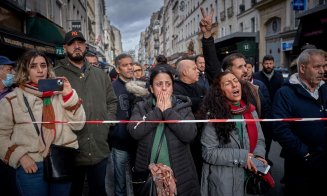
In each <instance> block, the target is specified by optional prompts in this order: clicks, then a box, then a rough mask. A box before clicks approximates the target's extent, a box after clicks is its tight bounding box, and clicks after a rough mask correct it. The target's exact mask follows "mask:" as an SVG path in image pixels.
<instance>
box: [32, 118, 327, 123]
mask: <svg viewBox="0 0 327 196" xmlns="http://www.w3.org/2000/svg"><path fill="white" fill-rule="evenodd" d="M306 121H327V118H273V119H206V120H87V121H51V122H50V121H49V122H36V121H35V122H28V123H33V124H81V123H84V124H121V123H137V124H140V123H226V122H306Z"/></svg>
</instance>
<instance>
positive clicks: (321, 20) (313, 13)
mask: <svg viewBox="0 0 327 196" xmlns="http://www.w3.org/2000/svg"><path fill="white" fill-rule="evenodd" d="M298 19H300V25H299V27H298V30H297V33H296V37H295V40H294V43H293V50H296V52H297V53H298V54H299V53H300V51H301V47H302V46H304V45H306V44H312V45H315V46H316V47H317V48H320V49H323V50H325V51H327V44H326V43H327V5H326V4H325V5H320V6H319V7H316V8H314V9H311V10H308V11H306V12H304V13H303V14H301V15H300V16H299V17H298Z"/></svg>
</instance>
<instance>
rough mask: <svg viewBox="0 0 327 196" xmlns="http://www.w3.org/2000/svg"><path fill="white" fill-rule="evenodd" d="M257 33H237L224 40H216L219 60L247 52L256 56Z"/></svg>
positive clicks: (223, 38) (225, 37)
mask: <svg viewBox="0 0 327 196" xmlns="http://www.w3.org/2000/svg"><path fill="white" fill-rule="evenodd" d="M256 37H257V33H256V32H236V33H232V34H230V35H227V36H224V37H222V38H218V39H215V46H216V51H217V55H218V56H219V58H223V57H224V56H226V55H228V54H230V53H234V52H241V53H244V52H246V53H247V55H250V56H253V55H256V50H255V48H256V46H255V40H256Z"/></svg>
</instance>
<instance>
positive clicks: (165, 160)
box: [150, 100, 170, 167]
mask: <svg viewBox="0 0 327 196" xmlns="http://www.w3.org/2000/svg"><path fill="white" fill-rule="evenodd" d="M153 104H154V105H155V100H153ZM164 128H165V125H164V123H159V124H158V126H157V130H156V133H155V136H154V141H153V145H152V150H151V158H150V163H153V162H154V159H155V157H156V154H157V151H158V146H159V142H160V137H161V135H162V132H163V131H164ZM162 137H163V140H162V144H161V149H160V152H159V157H158V162H157V163H162V164H164V165H167V166H169V167H170V160H169V150H168V144H167V139H166V135H165V134H163V136H162Z"/></svg>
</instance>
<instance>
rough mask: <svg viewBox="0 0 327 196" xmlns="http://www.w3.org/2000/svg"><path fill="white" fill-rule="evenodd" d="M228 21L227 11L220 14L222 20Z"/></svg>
mask: <svg viewBox="0 0 327 196" xmlns="http://www.w3.org/2000/svg"><path fill="white" fill-rule="evenodd" d="M225 19H226V14H225V10H224V11H222V12H220V20H221V21H224V20H225Z"/></svg>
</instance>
